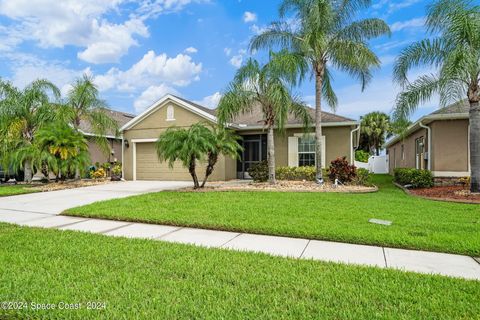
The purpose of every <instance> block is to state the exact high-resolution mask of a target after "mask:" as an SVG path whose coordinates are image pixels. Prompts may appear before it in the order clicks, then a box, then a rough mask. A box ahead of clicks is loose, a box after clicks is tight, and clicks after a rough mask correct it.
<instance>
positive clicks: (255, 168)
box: [247, 161, 268, 182]
mask: <svg viewBox="0 0 480 320" xmlns="http://www.w3.org/2000/svg"><path fill="white" fill-rule="evenodd" d="M247 172H248V174H249V175H250V177H252V179H253V181H255V182H265V181H267V180H268V163H267V161H261V162H259V163H256V164H254V165H252V166H251V167H250V168H248V169H247Z"/></svg>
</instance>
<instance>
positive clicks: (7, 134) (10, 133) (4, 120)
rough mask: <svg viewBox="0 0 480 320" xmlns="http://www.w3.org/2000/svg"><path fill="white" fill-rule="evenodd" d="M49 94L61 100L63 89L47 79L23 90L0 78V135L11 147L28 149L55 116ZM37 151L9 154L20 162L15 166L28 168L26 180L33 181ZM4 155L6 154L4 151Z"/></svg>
mask: <svg viewBox="0 0 480 320" xmlns="http://www.w3.org/2000/svg"><path fill="white" fill-rule="evenodd" d="M50 97H53V98H54V99H56V100H58V99H59V98H60V91H59V90H58V88H57V87H55V85H53V84H52V83H51V82H48V81H47V80H36V81H34V82H32V83H30V84H29V85H27V86H26V87H25V88H24V89H23V90H19V89H17V88H15V87H14V86H13V85H12V84H11V83H9V82H4V81H0V138H1V141H4V142H5V143H8V144H9V145H10V146H11V147H12V150H24V151H27V150H28V149H29V148H30V147H31V145H32V144H33V141H34V136H35V134H36V132H37V131H38V130H39V129H40V128H41V127H42V126H43V125H45V124H47V123H50V122H51V121H53V119H54V118H55V114H54V112H53V110H52V104H51V101H50ZM35 155H37V153H35V152H24V153H23V155H20V154H17V155H15V156H14V155H12V154H10V156H9V158H11V159H13V160H17V161H20V162H19V163H16V164H15V163H14V166H15V167H16V168H21V169H23V170H24V171H25V179H24V180H25V181H27V182H30V181H31V180H32V176H33V172H32V169H33V168H32V162H33V161H34V156H35ZM4 156H5V154H4Z"/></svg>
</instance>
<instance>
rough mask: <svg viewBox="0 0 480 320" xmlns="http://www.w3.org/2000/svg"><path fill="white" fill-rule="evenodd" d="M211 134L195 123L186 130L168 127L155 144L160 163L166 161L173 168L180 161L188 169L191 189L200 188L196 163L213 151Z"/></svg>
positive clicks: (203, 126)
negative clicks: (191, 183) (190, 177)
mask: <svg viewBox="0 0 480 320" xmlns="http://www.w3.org/2000/svg"><path fill="white" fill-rule="evenodd" d="M213 143H214V141H213V140H212V132H211V131H210V130H209V129H208V128H207V127H206V126H205V125H203V124H202V123H196V124H194V125H192V126H191V127H190V128H188V129H184V128H177V127H170V128H168V129H167V130H166V131H165V132H163V133H162V134H160V137H159V138H158V141H157V142H156V149H157V155H158V158H159V160H160V161H167V162H168V165H169V166H170V168H173V165H174V164H175V161H177V160H178V161H180V162H181V163H182V165H183V166H184V167H185V168H187V169H188V172H189V173H190V175H191V176H192V179H193V188H194V189H198V188H200V184H199V182H198V177H197V172H196V167H197V161H200V160H203V159H205V156H206V155H207V153H208V152H209V151H210V150H213V149H214V144H213Z"/></svg>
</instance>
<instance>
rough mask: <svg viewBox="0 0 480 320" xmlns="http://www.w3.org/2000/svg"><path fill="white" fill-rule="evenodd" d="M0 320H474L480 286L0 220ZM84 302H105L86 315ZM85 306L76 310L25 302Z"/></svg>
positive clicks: (444, 279) (458, 280)
mask: <svg viewBox="0 0 480 320" xmlns="http://www.w3.org/2000/svg"><path fill="white" fill-rule="evenodd" d="M0 243H2V245H1V246H0V301H2V302H3V301H16V302H27V304H28V305H29V309H23V310H2V309H1V308H0V319H17V318H18V319H26V318H29V319H47V318H48V319H282V318H297V319H313V318H315V319H319V318H323V319H327V318H328V319H447V318H456V319H462V318H463V319H474V318H478V317H479V314H480V304H479V303H478V297H479V296H480V282H478V281H466V280H461V279H452V278H447V277H441V276H429V275H419V274H413V273H404V272H401V271H395V270H386V269H377V268H368V267H357V266H348V265H340V264H333V263H322V262H316V261H307V260H294V259H285V258H279V257H271V256H267V255H263V254H254V253H242V252H233V251H226V250H219V249H204V248H198V247H193V246H187V245H181V244H172V243H165V242H157V241H149V240H131V239H124V238H114V237H106V236H102V235H93V234H87V233H77V232H72V231H58V230H45V229H35V228H26V227H18V226H13V225H7V224H0ZM87 301H99V302H105V303H106V308H105V309H104V310H86V309H85V304H86V302H87ZM32 302H33V303H35V304H39V303H42V304H47V303H50V304H58V303H60V302H68V303H82V304H83V307H82V308H81V309H79V310H58V309H57V310H43V311H42V310H40V311H34V310H32V309H31V303H32Z"/></svg>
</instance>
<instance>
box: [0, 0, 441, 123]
mask: <svg viewBox="0 0 480 320" xmlns="http://www.w3.org/2000/svg"><path fill="white" fill-rule="evenodd" d="M279 3H280V1H276V0H268V1H258V0H224V1H220V0H142V1H132V0H103V1H99V0H83V1H78V0H62V1H58V0H15V1H11V0H0V77H2V78H4V79H7V80H10V81H12V82H13V83H14V84H15V85H17V86H19V87H22V86H24V85H25V84H26V83H29V82H31V81H32V80H34V79H36V78H47V79H49V80H51V81H52V82H54V83H55V84H56V85H57V86H58V87H59V88H61V89H62V91H63V92H64V93H65V92H67V91H68V88H69V84H70V83H72V82H73V81H74V79H75V78H77V77H79V76H81V75H82V74H83V73H89V74H91V75H92V76H93V77H94V78H95V82H96V83H97V85H98V87H99V89H100V90H101V95H102V97H103V98H104V99H105V100H106V101H107V102H108V104H109V105H110V107H111V108H113V109H117V110H122V111H127V112H131V113H138V112H141V111H142V110H144V109H145V108H146V107H148V106H149V105H150V104H151V103H152V102H154V101H155V100H157V99H159V98H160V97H161V96H163V95H164V94H166V93H175V94H178V95H181V96H183V97H185V98H187V99H190V100H193V101H196V102H199V103H201V104H204V105H206V106H209V107H214V106H215V104H216V103H217V102H218V99H219V98H220V96H221V92H222V90H224V89H225V87H226V85H227V84H228V82H229V81H230V80H231V78H232V77H233V75H234V74H235V71H236V70H237V68H238V67H239V66H240V65H241V63H242V62H244V61H245V60H246V59H248V57H249V56H250V54H249V52H248V51H247V49H248V43H249V40H250V39H251V37H252V36H253V35H255V34H256V33H257V32H259V31H261V30H262V28H265V26H267V25H268V23H269V22H271V21H274V20H277V19H278V13H277V10H278V5H279ZM426 4H427V1H420V0H403V1H386V0H379V1H373V5H372V7H371V8H369V9H368V10H365V11H363V12H361V13H360V14H359V16H358V18H366V17H379V18H382V19H384V20H385V21H386V22H387V23H388V24H389V25H390V26H391V28H392V32H393V33H392V36H391V37H390V38H388V37H382V38H379V39H375V40H374V41H372V42H371V47H372V49H373V50H374V51H375V52H376V53H377V55H378V56H379V57H380V59H381V61H382V62H383V64H382V67H381V69H379V70H376V71H375V73H374V74H375V77H374V79H373V81H372V82H371V83H370V85H369V87H368V88H367V90H366V91H364V92H363V93H362V92H361V91H360V87H359V85H358V84H357V83H356V82H355V81H353V80H352V79H350V78H349V77H348V76H347V75H345V74H343V73H341V72H335V73H334V88H335V90H336V92H337V95H338V97H339V106H338V110H337V113H338V114H341V115H345V116H349V117H352V118H355V119H358V118H359V116H361V115H363V114H365V113H367V112H369V111H376V110H381V111H385V112H390V111H391V109H392V107H393V103H394V99H395V95H396V93H397V92H398V88H396V87H395V86H394V85H393V84H392V81H391V70H392V64H393V61H394V58H395V56H396V55H397V54H398V52H399V51H400V50H401V49H402V48H404V47H405V46H407V45H408V44H409V43H411V42H412V41H415V40H419V39H421V38H422V37H424V36H425V29H424V27H423V21H424V17H425V6H426ZM263 57H264V54H262V53H258V54H257V55H256V58H259V59H262V58H263ZM421 71H423V72H425V71H428V70H419V71H414V72H412V77H415V75H416V74H417V75H418V74H419V72H421ZM295 91H296V92H297V93H298V94H300V95H301V96H303V97H304V99H305V101H306V102H307V103H309V104H311V105H313V103H314V100H313V94H314V85H313V83H312V82H309V81H307V82H305V83H303V85H302V86H301V87H299V88H296V89H295ZM435 105H436V102H435V101H432V102H430V103H428V104H426V105H425V106H421V107H420V108H419V109H418V111H417V112H416V114H415V115H414V116H413V118H417V117H418V116H420V115H423V114H426V113H428V112H431V111H432V110H433V109H434V107H435Z"/></svg>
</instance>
